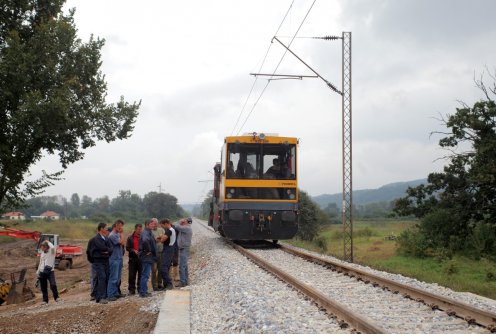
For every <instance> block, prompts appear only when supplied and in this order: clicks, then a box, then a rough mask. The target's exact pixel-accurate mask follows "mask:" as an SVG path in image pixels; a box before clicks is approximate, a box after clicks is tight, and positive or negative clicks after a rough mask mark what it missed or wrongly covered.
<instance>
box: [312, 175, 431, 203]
mask: <svg viewBox="0 0 496 334" xmlns="http://www.w3.org/2000/svg"><path fill="white" fill-rule="evenodd" d="M422 183H427V179H420V180H413V181H407V182H396V183H389V184H386V185H384V186H382V187H380V188H377V189H363V190H355V191H353V204H355V205H364V204H368V203H374V202H384V201H386V202H389V201H392V200H394V199H397V198H400V197H404V196H405V195H406V193H405V191H406V189H407V188H408V187H416V186H418V185H419V184H422ZM312 199H313V200H314V201H315V202H316V203H317V204H318V205H320V207H322V208H325V207H326V206H327V205H328V204H329V203H336V204H337V205H338V207H341V202H342V201H343V197H342V194H341V193H337V194H332V195H329V194H323V195H318V196H312Z"/></svg>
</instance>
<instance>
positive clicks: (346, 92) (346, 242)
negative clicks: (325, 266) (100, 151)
mask: <svg viewBox="0 0 496 334" xmlns="http://www.w3.org/2000/svg"><path fill="white" fill-rule="evenodd" d="M313 38H315V39H323V40H328V41H332V40H338V39H340V40H341V48H342V58H341V60H342V63H341V70H342V73H341V80H342V90H341V91H340V90H339V89H338V88H337V87H336V86H334V85H333V84H332V83H330V82H329V81H327V80H326V79H324V78H323V77H322V76H321V75H320V74H319V73H317V71H315V70H314V69H313V68H311V67H310V66H309V65H308V64H307V63H305V62H304V61H303V60H302V59H301V58H300V57H298V56H297V55H296V54H295V53H294V52H293V51H291V50H290V49H289V48H288V47H287V46H286V45H284V44H283V43H282V42H281V41H280V40H279V39H278V38H277V37H274V38H273V39H274V40H276V41H277V42H279V44H281V45H282V46H283V47H284V48H285V49H286V50H288V51H289V52H290V53H291V54H292V55H293V56H295V57H296V58H297V59H298V60H299V61H300V62H302V63H303V64H304V65H305V66H306V67H308V68H309V69H310V70H311V71H312V72H313V73H314V74H315V76H304V75H294V74H290V75H281V74H277V75H274V74H262V73H251V74H252V75H255V76H271V77H277V79H281V78H285V79H295V78H298V79H302V78H308V77H313V78H315V77H317V78H320V79H322V80H323V81H324V82H325V83H326V85H327V87H329V88H330V89H331V90H333V91H334V92H336V93H338V94H339V95H341V107H342V169H343V174H342V176H343V184H342V195H343V202H342V207H341V209H342V217H341V218H342V223H343V259H344V260H345V261H348V262H353V215H352V209H353V200H352V199H353V182H352V180H353V179H352V174H353V173H352V172H353V170H352V127H351V114H352V113H351V32H343V34H342V36H341V37H339V36H324V37H313ZM269 80H274V79H269Z"/></svg>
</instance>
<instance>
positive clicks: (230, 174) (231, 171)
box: [227, 161, 236, 179]
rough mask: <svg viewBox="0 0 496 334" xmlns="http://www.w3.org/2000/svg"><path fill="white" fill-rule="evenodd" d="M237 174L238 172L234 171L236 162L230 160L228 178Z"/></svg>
mask: <svg viewBox="0 0 496 334" xmlns="http://www.w3.org/2000/svg"><path fill="white" fill-rule="evenodd" d="M235 176H236V172H235V171H234V164H233V162H232V161H229V163H228V164H227V178H228V179H232V178H234V177H235Z"/></svg>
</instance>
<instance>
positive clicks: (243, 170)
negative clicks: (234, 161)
mask: <svg viewBox="0 0 496 334" xmlns="http://www.w3.org/2000/svg"><path fill="white" fill-rule="evenodd" d="M236 176H237V177H238V178H240V179H256V178H257V173H256V171H255V168H253V166H252V164H251V163H249V162H248V161H247V159H246V156H244V157H243V156H241V158H240V159H239V161H238V169H237V170H236Z"/></svg>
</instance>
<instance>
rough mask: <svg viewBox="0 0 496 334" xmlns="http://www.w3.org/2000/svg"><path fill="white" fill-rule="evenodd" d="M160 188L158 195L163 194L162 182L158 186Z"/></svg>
mask: <svg viewBox="0 0 496 334" xmlns="http://www.w3.org/2000/svg"><path fill="white" fill-rule="evenodd" d="M157 188H158V193H159V194H161V193H162V182H160V184H159V185H158V186H157Z"/></svg>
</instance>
